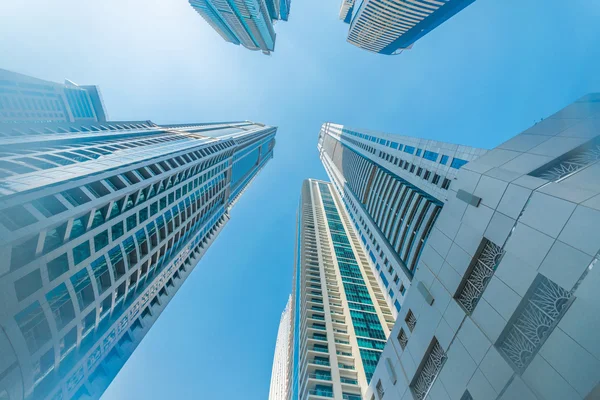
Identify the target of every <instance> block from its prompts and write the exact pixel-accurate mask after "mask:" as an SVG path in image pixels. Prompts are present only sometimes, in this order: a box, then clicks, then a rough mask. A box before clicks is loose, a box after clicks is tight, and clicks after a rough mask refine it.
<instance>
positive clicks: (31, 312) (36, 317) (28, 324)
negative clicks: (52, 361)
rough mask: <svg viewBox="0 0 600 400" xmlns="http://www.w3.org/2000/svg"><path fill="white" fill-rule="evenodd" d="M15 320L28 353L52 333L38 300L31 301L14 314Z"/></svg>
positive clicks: (33, 351)
mask: <svg viewBox="0 0 600 400" xmlns="http://www.w3.org/2000/svg"><path fill="white" fill-rule="evenodd" d="M15 321H16V322H17V325H18V326H19V329H20V330H21V333H22V334H23V337H24V338H25V342H26V343H27V348H28V349H29V352H30V353H32V354H33V353H35V352H36V351H37V350H39V349H40V347H42V346H43V345H44V344H46V343H47V342H48V341H49V340H50V339H51V338H52V333H51V332H50V327H49V325H48V321H47V320H46V316H45V315H44V311H43V309H42V306H41V305H40V302H39V301H37V300H36V301H35V302H33V303H32V304H31V305H30V306H28V307H26V308H25V309H24V310H23V311H21V312H20V313H18V314H17V315H15Z"/></svg>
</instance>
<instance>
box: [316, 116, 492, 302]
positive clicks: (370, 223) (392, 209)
mask: <svg viewBox="0 0 600 400" xmlns="http://www.w3.org/2000/svg"><path fill="white" fill-rule="evenodd" d="M317 147H318V149H319V152H320V157H321V160H322V162H323V165H324V166H325V170H326V171H327V174H328V175H329V177H330V179H331V182H332V183H333V187H334V188H335V190H336V191H337V192H338V194H339V195H340V196H341V198H342V201H343V203H344V206H345V207H346V209H347V211H348V213H349V215H350V218H351V219H352V221H353V223H354V226H355V228H356V230H357V231H358V233H359V237H360V239H361V241H362V243H363V245H364V246H365V249H366V251H367V253H368V255H369V257H370V258H371V261H372V263H373V265H374V266H375V270H374V272H375V274H377V275H378V277H379V279H380V282H381V286H382V289H384V292H385V297H386V300H387V301H388V305H389V306H390V307H393V310H394V311H393V312H394V314H396V313H398V312H399V311H400V308H401V306H402V303H403V301H404V297H405V295H406V293H407V289H408V288H409V287H410V285H411V281H412V279H413V276H414V274H415V271H416V267H417V264H418V261H419V259H420V257H421V254H422V252H423V249H424V246H425V243H426V242H427V239H428V237H429V236H430V234H431V232H432V228H433V226H434V224H435V222H436V220H437V219H438V217H439V215H440V212H441V210H442V208H443V206H444V204H445V203H446V202H447V201H448V199H449V197H450V196H451V192H449V188H450V184H451V182H452V180H454V178H455V177H456V175H457V173H458V171H459V170H460V168H461V167H463V166H464V165H465V164H466V163H468V162H469V161H472V160H474V159H476V158H477V157H479V156H481V155H483V154H485V153H486V150H483V149H478V148H474V147H469V146H461V145H456V144H450V143H444V142H438V141H434V140H426V139H419V138H415V137H410V136H401V135H390V134H386V133H380V132H372V131H367V130H359V129H353V128H349V127H346V126H342V125H336V124H331V123H326V124H323V126H322V127H321V132H320V134H319V142H318V146H317Z"/></svg>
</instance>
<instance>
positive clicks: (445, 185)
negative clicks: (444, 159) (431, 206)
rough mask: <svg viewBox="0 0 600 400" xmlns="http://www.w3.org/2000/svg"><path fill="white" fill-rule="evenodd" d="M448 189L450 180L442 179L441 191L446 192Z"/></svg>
mask: <svg viewBox="0 0 600 400" xmlns="http://www.w3.org/2000/svg"><path fill="white" fill-rule="evenodd" d="M449 188H450V179H448V178H444V181H443V182H442V189H445V190H448V189H449Z"/></svg>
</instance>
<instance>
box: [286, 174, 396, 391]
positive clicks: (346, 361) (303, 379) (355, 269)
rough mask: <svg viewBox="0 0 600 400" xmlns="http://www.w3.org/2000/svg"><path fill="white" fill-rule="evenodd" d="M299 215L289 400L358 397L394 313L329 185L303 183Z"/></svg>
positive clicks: (368, 376)
mask: <svg viewBox="0 0 600 400" xmlns="http://www.w3.org/2000/svg"><path fill="white" fill-rule="evenodd" d="M298 219H299V221H298V223H299V241H298V246H299V250H298V251H297V258H298V267H297V279H295V285H296V287H295V290H294V293H295V295H296V302H295V304H296V306H295V309H294V312H295V321H296V329H295V330H294V339H293V341H294V352H295V354H294V357H293V359H294V365H293V385H292V386H293V388H294V389H293V391H292V396H291V397H290V398H291V399H294V400H296V399H302V400H304V399H319V398H322V397H326V398H335V399H347V400H359V399H361V398H362V391H364V389H365V388H366V387H367V385H368V382H369V380H370V379H371V375H372V373H373V371H374V369H375V367H376V365H377V360H378V358H379V355H380V354H381V350H382V348H383V345H384V344H385V339H386V338H387V336H388V334H389V329H390V328H391V327H392V325H393V317H392V315H391V312H390V310H389V308H388V307H387V305H386V303H385V300H384V298H383V295H382V293H381V291H380V289H379V287H378V285H377V283H376V280H375V276H374V275H373V273H372V272H371V270H370V268H369V267H368V261H367V259H366V255H365V254H364V252H363V251H362V249H361V247H360V243H359V242H358V239H357V236H356V233H355V232H354V230H353V228H352V226H351V225H350V220H349V218H348V216H347V215H346V214H345V211H344V209H343V208H342V207H341V203H340V199H339V198H338V196H337V194H336V193H335V191H333V188H332V186H331V184H328V183H324V182H319V181H315V180H308V181H305V182H304V184H303V187H302V197H301V205H300V210H299V217H298Z"/></svg>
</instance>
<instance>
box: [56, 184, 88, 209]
mask: <svg viewBox="0 0 600 400" xmlns="http://www.w3.org/2000/svg"><path fill="white" fill-rule="evenodd" d="M61 194H62V195H63V196H64V197H65V199H67V201H68V202H69V203H71V204H72V205H73V206H75V207H77V206H80V205H82V204H85V203H87V202H88V201H90V198H89V197H88V196H87V195H86V194H85V193H83V191H82V190H81V189H79V188H73V189H69V190H65V191H64V192H62V193H61Z"/></svg>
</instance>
